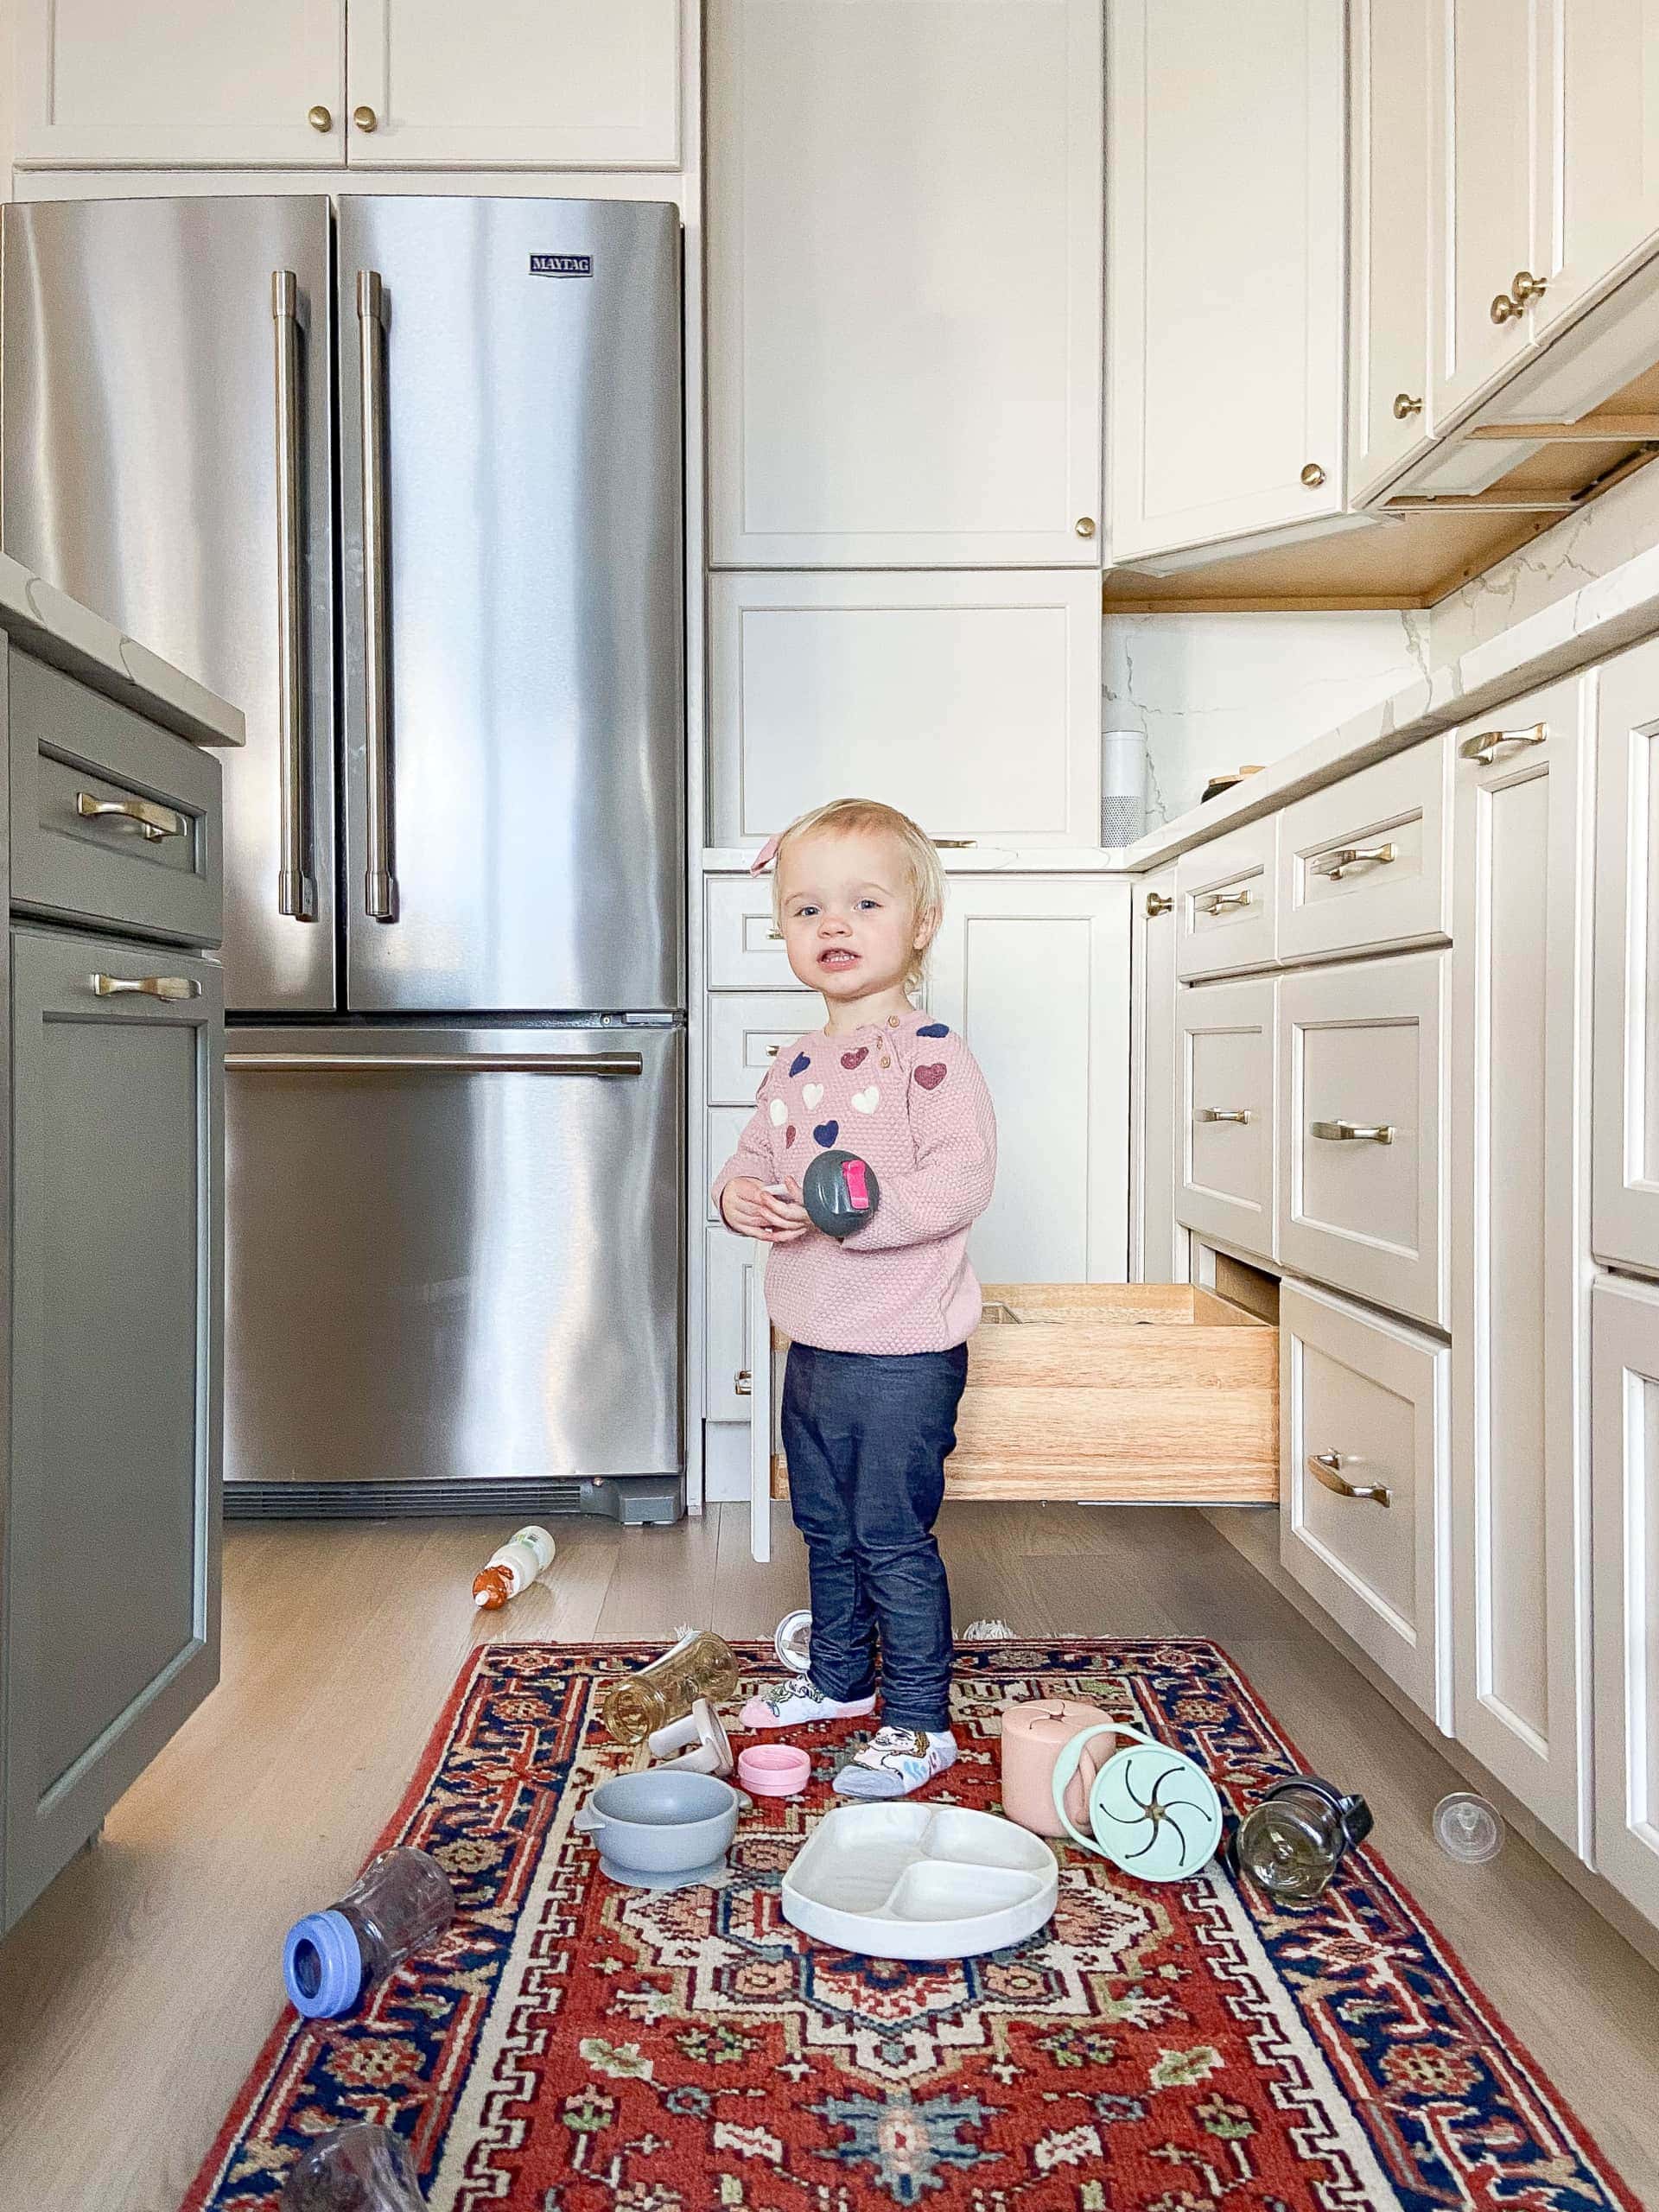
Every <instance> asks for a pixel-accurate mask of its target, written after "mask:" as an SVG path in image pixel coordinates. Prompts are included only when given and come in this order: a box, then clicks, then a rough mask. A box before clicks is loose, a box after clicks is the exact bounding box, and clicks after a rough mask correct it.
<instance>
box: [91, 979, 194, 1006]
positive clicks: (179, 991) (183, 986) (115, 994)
mask: <svg viewBox="0 0 1659 2212" xmlns="http://www.w3.org/2000/svg"><path fill="white" fill-rule="evenodd" d="M86 981H87V983H88V985H89V986H90V988H91V989H92V993H93V995H95V996H96V997H98V998H100V999H118V998H124V997H125V996H127V995H128V994H129V993H133V994H136V995H137V996H138V997H139V998H144V999H168V1000H176V999H199V998H200V996H201V985H200V983H199V982H197V981H196V979H195V977H194V976H137V977H132V978H129V977H128V976H88V977H87V978H86Z"/></svg>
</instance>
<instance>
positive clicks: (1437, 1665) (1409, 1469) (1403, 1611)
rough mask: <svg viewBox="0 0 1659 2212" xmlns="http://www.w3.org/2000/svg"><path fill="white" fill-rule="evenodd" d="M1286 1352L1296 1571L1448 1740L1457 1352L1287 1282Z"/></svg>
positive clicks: (1291, 1548)
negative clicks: (1449, 1414) (1447, 1579)
mask: <svg viewBox="0 0 1659 2212" xmlns="http://www.w3.org/2000/svg"><path fill="white" fill-rule="evenodd" d="M1279 1345H1280V1366H1281V1373H1280V1394H1281V1421H1282V1440H1281V1492H1280V1510H1281V1522H1280V1529H1281V1534H1280V1551H1281V1560H1282V1562H1283V1565H1284V1567H1285V1569H1286V1572H1287V1573H1289V1574H1291V1575H1294V1578H1295V1580H1297V1581H1298V1582H1300V1584H1301V1586H1302V1587H1303V1589H1305V1590H1306V1592H1308V1594H1309V1596H1310V1597H1313V1598H1314V1599H1317V1600H1318V1601H1319V1604H1320V1605H1323V1606H1324V1608H1325V1611H1326V1612H1328V1613H1329V1614H1330V1616H1331V1618H1332V1620H1334V1621H1335V1622H1336V1623H1337V1624H1338V1627H1339V1628H1342V1629H1344V1630H1346V1631H1347V1633H1348V1634H1349V1635H1350V1636H1351V1637H1352V1638H1353V1639H1354V1641H1355V1643H1357V1644H1358V1645H1359V1646H1360V1648H1361V1649H1362V1650H1363V1651H1364V1652H1366V1653H1367V1654H1368V1655H1369V1656H1370V1658H1372V1659H1373V1660H1375V1662H1376V1664H1377V1665H1378V1666H1379V1667H1381V1668H1382V1669H1383V1671H1384V1673H1385V1674H1387V1675H1389V1677H1390V1679H1391V1680H1393V1681H1395V1682H1397V1683H1398V1684H1399V1686H1400V1688H1402V1690H1404V1691H1405V1692H1406V1694H1408V1696H1409V1697H1411V1698H1412V1699H1413V1700H1414V1701H1415V1702H1416V1703H1417V1704H1418V1705H1419V1706H1420V1707H1421V1708H1422V1710H1423V1711H1424V1712H1425V1713H1427V1714H1428V1715H1429V1716H1430V1717H1431V1719H1433V1720H1434V1721H1435V1723H1436V1724H1437V1726H1440V1728H1442V1729H1447V1730H1449V1728H1450V1725H1451V1681H1450V1664H1449V1659H1450V1654H1449V1651H1448V1650H1447V1649H1443V1645H1445V1644H1446V1642H1447V1641H1448V1639H1447V1638H1446V1634H1445V1630H1446V1606H1445V1604H1444V1602H1443V1596H1442V1590H1441V1584H1442V1581H1443V1579H1444V1575H1445V1573H1446V1567H1447V1555H1446V1543H1445V1541H1444V1535H1443V1523H1444V1521H1445V1517H1446V1396H1447V1380H1446V1370H1447V1363H1448V1360H1449V1357H1450V1355H1449V1354H1448V1352H1447V1351H1446V1347H1445V1346H1444V1345H1443V1344H1433V1343H1431V1342H1430V1341H1429V1340H1428V1339H1427V1338H1422V1337H1419V1336H1417V1335H1416V1334H1415V1332H1413V1331H1412V1330H1409V1329H1407V1328H1405V1327H1404V1326H1402V1325H1397V1324H1395V1323H1393V1322H1388V1321H1383V1320H1379V1319H1376V1318H1374V1317H1372V1316H1370V1315H1369V1314H1364V1313H1359V1312H1358V1311H1357V1309H1355V1308H1354V1307H1352V1306H1344V1304H1343V1303H1342V1302H1341V1301H1340V1300H1338V1299H1334V1298H1325V1297H1323V1296H1321V1295H1320V1294H1319V1293H1318V1292H1315V1291H1307V1290H1303V1289H1301V1288H1300V1287H1292V1286H1290V1285H1288V1284H1287V1285H1286V1287H1284V1289H1283V1291H1282V1293H1281V1298H1280V1306H1279ZM1366 1492H1370V1493H1372V1494H1371V1495H1365V1494H1364V1493H1366Z"/></svg>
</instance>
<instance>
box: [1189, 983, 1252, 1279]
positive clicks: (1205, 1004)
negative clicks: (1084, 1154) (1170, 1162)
mask: <svg viewBox="0 0 1659 2212" xmlns="http://www.w3.org/2000/svg"><path fill="white" fill-rule="evenodd" d="M1273 1002H1274V984H1273V983H1272V982H1269V981H1266V980H1264V981H1262V982H1248V983H1217V984H1211V985H1209V986H1207V987H1206V988H1204V989H1201V990H1184V991H1183V992H1182V993H1181V995H1180V1004H1179V1008H1178V1012H1177V1021H1178V1032H1179V1039H1178V1066H1179V1077H1178V1085H1179V1116H1180V1142H1181V1153H1180V1179H1179V1190H1178V1193H1177V1200H1176V1213H1177V1216H1178V1217H1179V1219H1180V1220H1181V1221H1182V1222H1184V1223H1185V1224H1186V1226H1187V1227H1188V1228H1190V1229H1197V1230H1204V1231H1205V1232H1207V1233H1208V1234H1209V1235H1211V1236H1218V1237H1221V1238H1222V1239H1223V1240H1224V1242H1226V1243H1231V1244H1236V1245H1239V1246H1241V1247H1242V1248H1243V1249H1244V1250H1245V1251H1247V1252H1255V1253H1258V1254H1260V1255H1262V1256H1263V1257H1266V1258H1271V1257H1272V1256H1273V1220H1274V1205H1273V1196H1274V1192H1273V1185H1274V1052H1273Z"/></svg>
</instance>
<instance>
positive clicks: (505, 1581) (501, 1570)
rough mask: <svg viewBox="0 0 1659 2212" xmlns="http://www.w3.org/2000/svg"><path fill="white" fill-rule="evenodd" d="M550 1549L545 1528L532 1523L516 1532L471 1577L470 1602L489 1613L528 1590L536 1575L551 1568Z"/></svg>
mask: <svg viewBox="0 0 1659 2212" xmlns="http://www.w3.org/2000/svg"><path fill="white" fill-rule="evenodd" d="M553 1548H554V1547H553V1539H552V1537H551V1536H550V1535H548V1533H547V1531H546V1529H538V1528H537V1527H536V1525H535V1524H534V1522H532V1523H531V1526H530V1527H529V1528H527V1529H519V1530H518V1532H517V1533H516V1535H511V1536H509V1537H508V1538H507V1541H506V1542H505V1544H502V1545H500V1546H499V1548H497V1549H496V1550H495V1551H493V1552H492V1553H491V1554H490V1555H489V1557H488V1559H486V1560H485V1562H484V1566H483V1568H482V1570H481V1572H480V1573H479V1574H477V1575H476V1576H475V1577H474V1581H473V1603H474V1605H481V1606H483V1607H484V1608H485V1610H486V1611H488V1612H493V1611H495V1609H496V1608H497V1606H498V1605H505V1604H506V1602H507V1600H508V1599H509V1598H516V1597H517V1596H518V1592H520V1591H521V1590H528V1589H529V1587H530V1586H531V1583H532V1582H534V1581H535V1580H536V1578H537V1575H541V1574H545V1573H547V1570H548V1568H549V1567H551V1566H552V1564H553Z"/></svg>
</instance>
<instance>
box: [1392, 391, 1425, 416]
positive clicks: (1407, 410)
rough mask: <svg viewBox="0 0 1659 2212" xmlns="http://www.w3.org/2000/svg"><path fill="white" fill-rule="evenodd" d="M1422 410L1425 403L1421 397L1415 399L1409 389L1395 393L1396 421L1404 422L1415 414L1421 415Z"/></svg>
mask: <svg viewBox="0 0 1659 2212" xmlns="http://www.w3.org/2000/svg"><path fill="white" fill-rule="evenodd" d="M1422 411H1423V403H1422V401H1421V399H1414V398H1413V397H1412V396H1411V394H1410V393H1409V392H1408V391H1396V392H1395V395H1394V419H1395V422H1396V423H1404V422H1406V421H1408V419H1409V418H1410V417H1411V416H1414V415H1421V413H1422Z"/></svg>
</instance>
